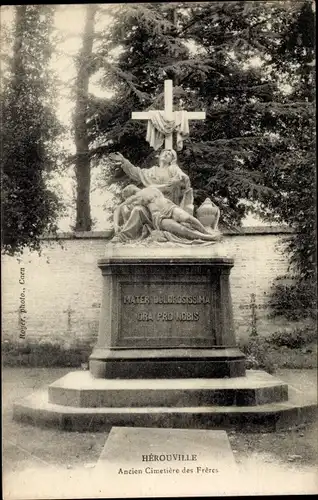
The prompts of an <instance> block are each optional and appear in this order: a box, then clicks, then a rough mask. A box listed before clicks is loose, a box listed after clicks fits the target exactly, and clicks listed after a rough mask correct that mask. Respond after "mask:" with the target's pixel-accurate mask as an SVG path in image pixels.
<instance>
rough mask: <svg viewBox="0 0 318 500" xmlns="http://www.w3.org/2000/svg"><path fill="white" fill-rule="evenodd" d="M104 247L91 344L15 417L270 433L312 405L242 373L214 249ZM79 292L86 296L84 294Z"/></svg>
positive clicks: (259, 375) (99, 425)
mask: <svg viewBox="0 0 318 500" xmlns="http://www.w3.org/2000/svg"><path fill="white" fill-rule="evenodd" d="M111 249H112V246H111V245H110V246H109V247H108V254H107V257H106V258H104V259H102V260H100V261H99V267H100V269H101V271H102V275H103V292H102V309H101V319H100V329H99V336H98V342H97V345H96V347H95V348H94V350H93V353H92V355H91V356H90V360H89V365H90V371H89V372H88V371H80V370H78V371H75V372H73V373H69V374H68V375H66V376H65V377H62V378H61V379H59V380H57V381H56V382H54V383H52V384H51V385H50V386H49V387H48V390H43V391H41V390H40V391H38V392H35V393H34V394H32V395H31V396H28V397H27V398H25V399H24V400H22V401H18V402H17V403H15V405H14V410H13V411H14V418H15V419H16V420H20V421H23V422H28V423H33V424H37V425H45V426H56V427H59V428H61V429H65V430H77V431H97V430H106V429H110V428H111V427H112V426H118V425H124V426H127V425H128V426H132V427H134V426H143V427H166V428H176V427H177V428H188V429H189V428H194V429H200V428H201V429H202V428H205V429H209V428H210V429H211V428H213V429H231V428H232V429H233V428H235V429H237V430H245V431H256V432H260V431H264V430H267V431H274V430H278V429H283V428H285V427H290V426H292V425H297V424H300V423H304V422H306V421H309V420H312V419H313V418H315V415H316V410H317V405H316V402H312V401H307V400H305V399H304V395H303V394H301V393H299V391H295V390H293V388H290V389H289V388H288V387H287V385H286V384H285V383H284V382H282V381H281V380H278V379H276V378H274V377H273V376H272V375H269V374H268V373H266V372H263V371H260V370H257V371H253V370H248V371H247V372H246V373H245V366H244V355H243V354H242V353H241V352H240V351H239V350H238V348H237V347H236V343H235V335H234V328H233V315H232V304H231V293H230V283H229V276H230V270H231V268H232V266H233V260H232V259H230V258H226V257H224V256H222V255H217V252H216V247H213V246H212V247H206V248H198V247H193V248H189V249H187V248H164V249H161V248H153V249H149V248H141V247H139V248H138V249H137V248H129V247H118V248H116V247H115V248H113V250H111ZM84 293H85V291H84Z"/></svg>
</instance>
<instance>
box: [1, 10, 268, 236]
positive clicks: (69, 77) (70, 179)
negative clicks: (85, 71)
mask: <svg viewBox="0 0 318 500" xmlns="http://www.w3.org/2000/svg"><path fill="white" fill-rule="evenodd" d="M100 7H101V12H100V13H99V14H98V16H97V20H96V21H97V22H96V25H95V29H96V31H99V30H100V29H101V28H103V29H105V28H107V25H109V23H111V16H109V15H108V12H109V13H110V12H111V10H112V9H113V7H114V5H111V4H106V5H105V4H100ZM84 14H85V5H82V4H75V5H74V4H73V5H58V6H57V10H56V14H55V28H56V34H57V35H58V38H59V43H58V45H57V52H56V53H55V54H54V56H53V58H52V60H51V68H52V70H53V71H54V72H55V73H56V74H57V76H58V79H59V81H60V85H59V98H58V101H59V102H58V106H57V116H58V119H59V120H61V121H62V123H63V124H65V125H66V126H70V125H71V113H72V110H73V108H74V102H73V101H72V100H71V97H70V91H71V87H72V85H73V83H74V78H75V66H74V62H73V57H74V56H75V55H76V54H77V53H78V50H79V48H80V45H81V37H80V35H81V33H82V30H83V26H84ZM1 23H4V24H6V25H11V26H12V23H13V7H12V6H6V7H2V8H1ZM2 50H9V47H7V48H6V49H2ZM250 64H251V66H255V67H257V66H259V65H260V64H261V62H260V59H259V58H253V59H251V61H250ZM98 78H99V75H98V74H97V75H94V77H92V79H91V81H90V86H89V91H90V92H91V93H92V94H95V95H96V96H98V97H111V95H112V94H111V93H110V92H109V91H107V89H106V90H105V89H101V88H100V86H99V85H98V83H97V81H98ZM63 145H64V147H66V148H67V149H68V150H69V151H70V153H74V152H75V149H74V143H73V141H72V137H71V135H69V137H66V138H65V141H64V144H63ZM100 175H101V172H100V169H99V167H96V168H94V169H92V193H91V210H92V219H93V220H95V221H96V224H95V225H94V229H95V230H99V231H101V230H104V229H107V228H109V227H110V225H109V222H107V221H106V213H105V212H104V210H103V208H102V206H103V205H104V204H105V202H107V200H109V197H110V195H109V193H108V192H107V190H106V189H105V190H100V189H96V185H95V180H96V179H97V178H100ZM51 185H52V186H54V188H55V189H56V190H57V191H58V193H59V195H60V196H61V197H62V198H63V199H64V200H65V202H66V204H67V205H68V209H67V215H66V216H65V217H63V218H61V220H60V221H59V228H60V230H61V231H69V230H70V225H72V224H74V220H75V202H74V194H75V189H76V185H75V177H74V169H73V167H72V168H69V169H68V170H67V171H65V174H64V175H62V176H61V175H60V174H59V175H56V176H55V177H54V179H53V180H52V182H51ZM259 224H260V220H259V219H258V218H255V217H254V216H252V215H249V216H247V218H246V220H245V221H244V225H259ZM262 224H263V223H262Z"/></svg>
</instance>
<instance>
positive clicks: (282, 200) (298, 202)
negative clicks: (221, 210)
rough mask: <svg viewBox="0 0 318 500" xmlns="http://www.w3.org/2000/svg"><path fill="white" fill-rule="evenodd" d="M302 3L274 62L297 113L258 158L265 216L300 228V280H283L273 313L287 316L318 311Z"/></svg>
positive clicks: (282, 121)
mask: <svg viewBox="0 0 318 500" xmlns="http://www.w3.org/2000/svg"><path fill="white" fill-rule="evenodd" d="M299 5H300V7H299V8H297V9H296V10H295V11H294V12H293V15H292V16H291V17H290V18H289V19H288V22H287V21H286V22H285V25H284V30H283V33H282V43H281V44H280V45H279V46H278V47H277V50H276V53H274V54H273V57H272V60H271V68H272V72H273V74H277V72H278V71H280V72H281V74H282V81H283V82H284V83H285V84H290V85H291V86H292V87H291V92H290V93H289V94H288V95H286V96H285V98H284V99H283V101H282V104H283V105H284V106H293V107H294V109H295V114H293V113H291V114H286V115H285V116H277V119H276V122H275V128H273V131H274V132H275V133H276V138H275V140H273V146H272V151H270V152H269V151H267V150H266V148H263V150H261V151H260V153H261V156H260V158H259V160H260V165H264V172H265V177H266V183H267V184H268V186H269V187H270V188H272V190H273V191H272V193H273V194H271V195H270V196H265V197H264V198H263V200H262V207H261V210H260V213H261V215H262V216H263V217H265V219H267V220H269V221H273V220H274V221H275V222H278V223H280V224H282V223H283V224H288V225H289V226H291V227H293V228H294V229H295V235H293V236H291V237H289V238H286V239H285V241H284V247H285V250H286V252H287V253H288V254H289V258H290V269H289V270H290V274H293V275H294V276H295V280H294V283H292V284H290V285H289V286H281V285H279V284H278V286H277V287H276V289H275V290H274V295H273V300H272V301H273V303H275V302H276V305H277V307H275V308H274V311H277V312H278V313H279V314H280V313H281V312H282V311H284V309H286V314H287V315H288V317H302V316H306V315H312V314H314V312H315V309H316V301H317V292H316V278H317V275H316V259H317V254H316V209H315V205H316V204H315V200H316V152H315V149H316V148H315V40H314V33H315V30H314V24H315V14H314V11H313V3H312V2H309V1H305V2H301V3H300V4H299ZM293 309H294V312H293ZM297 315H298V316H297Z"/></svg>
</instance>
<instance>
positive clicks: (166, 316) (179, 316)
mask: <svg viewBox="0 0 318 500" xmlns="http://www.w3.org/2000/svg"><path fill="white" fill-rule="evenodd" d="M154 319H155V320H157V321H173V320H176V321H198V320H199V319H200V315H199V313H198V312H197V311H195V312H189V311H182V312H175V313H173V312H159V313H157V314H155V315H153V314H152V313H151V312H140V313H137V320H138V321H154Z"/></svg>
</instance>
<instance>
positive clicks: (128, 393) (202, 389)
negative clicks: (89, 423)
mask: <svg viewBox="0 0 318 500" xmlns="http://www.w3.org/2000/svg"><path fill="white" fill-rule="evenodd" d="M48 394H49V403H53V404H58V405H63V406H71V407H77V408H125V407H131V408H142V407H151V408H152V407H167V406H169V407H175V408H183V407H201V406H203V407H205V406H256V405H262V404H267V403H274V402H280V401H286V400H287V399H288V386H287V384H285V383H284V382H282V381H280V380H278V379H275V378H274V377H273V376H272V375H270V374H268V373H266V372H264V371H260V370H250V371H248V372H247V375H246V377H235V378H228V379H224V378H221V379H203V378H200V379H145V380H143V379H130V380H129V379H124V380H123V379H96V378H94V377H93V376H92V375H91V373H90V372H88V371H76V372H71V373H68V374H67V375H66V376H64V377H62V378H61V379H59V380H57V381H56V382H54V383H53V384H51V385H50V386H49V388H48Z"/></svg>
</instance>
